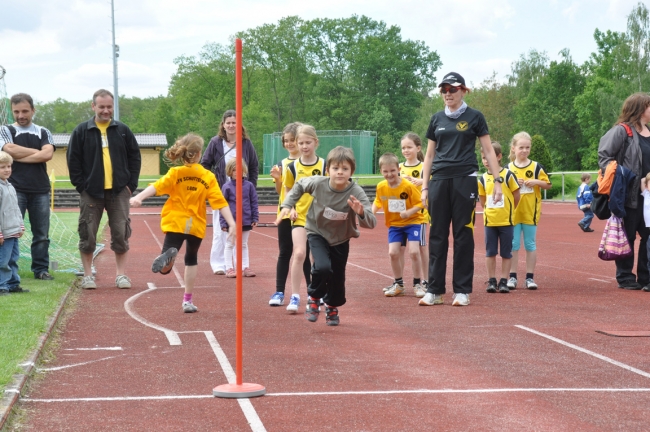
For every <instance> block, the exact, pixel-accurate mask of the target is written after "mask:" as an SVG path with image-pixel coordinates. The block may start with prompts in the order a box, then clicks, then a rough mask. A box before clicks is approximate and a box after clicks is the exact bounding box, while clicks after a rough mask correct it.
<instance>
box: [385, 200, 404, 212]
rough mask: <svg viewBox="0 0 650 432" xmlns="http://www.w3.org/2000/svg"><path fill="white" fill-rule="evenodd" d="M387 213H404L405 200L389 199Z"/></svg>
mask: <svg viewBox="0 0 650 432" xmlns="http://www.w3.org/2000/svg"><path fill="white" fill-rule="evenodd" d="M388 211H389V212H390V213H400V212H403V211H406V200H403V199H389V200H388Z"/></svg>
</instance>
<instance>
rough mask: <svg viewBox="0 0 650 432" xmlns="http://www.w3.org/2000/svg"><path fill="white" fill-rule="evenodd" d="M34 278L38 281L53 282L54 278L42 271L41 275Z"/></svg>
mask: <svg viewBox="0 0 650 432" xmlns="http://www.w3.org/2000/svg"><path fill="white" fill-rule="evenodd" d="M34 278H36V279H40V280H54V276H52V275H51V274H49V273H48V272H46V271H44V272H43V273H41V274H39V275H34Z"/></svg>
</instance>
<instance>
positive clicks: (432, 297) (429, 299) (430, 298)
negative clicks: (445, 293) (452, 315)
mask: <svg viewBox="0 0 650 432" xmlns="http://www.w3.org/2000/svg"><path fill="white" fill-rule="evenodd" d="M418 304H419V305H420V306H433V305H441V304H443V299H442V294H431V293H426V294H425V295H424V297H422V298H421V299H420V301H419V302H418Z"/></svg>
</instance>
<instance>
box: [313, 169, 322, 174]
mask: <svg viewBox="0 0 650 432" xmlns="http://www.w3.org/2000/svg"><path fill="white" fill-rule="evenodd" d="M311 175H321V174H320V170H319V169H315V170H313V171H312V172H311Z"/></svg>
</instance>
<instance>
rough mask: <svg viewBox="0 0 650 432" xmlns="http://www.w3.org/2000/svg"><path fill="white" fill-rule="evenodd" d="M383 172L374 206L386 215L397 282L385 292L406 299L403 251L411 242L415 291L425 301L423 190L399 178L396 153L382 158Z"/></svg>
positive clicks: (387, 294)
mask: <svg viewBox="0 0 650 432" xmlns="http://www.w3.org/2000/svg"><path fill="white" fill-rule="evenodd" d="M379 170H380V171H381V174H382V175H383V176H384V180H382V181H380V182H379V184H377V195H376V198H375V202H373V203H372V213H373V214H375V213H377V211H378V210H379V209H383V211H384V219H385V221H386V226H387V227H388V255H389V257H390V266H391V268H392V270H393V277H394V278H395V281H394V282H393V285H392V286H390V287H389V288H388V289H387V290H386V291H385V292H384V295H385V296H386V297H397V296H401V295H404V280H403V279H402V276H403V273H402V271H403V268H402V267H401V265H400V264H401V263H400V256H401V255H402V251H401V247H402V243H403V242H404V241H406V242H407V246H408V251H409V255H410V257H411V263H412V265H413V291H414V292H415V296H416V297H419V298H422V297H424V295H425V294H426V289H425V288H424V287H423V286H422V284H421V282H422V281H421V278H420V277H419V276H420V275H421V274H422V261H421V259H420V229H421V228H422V223H424V221H425V219H424V214H423V213H422V197H421V193H420V190H419V189H418V188H417V186H415V185H414V184H412V183H411V182H409V181H407V180H404V179H402V178H401V177H400V176H399V160H398V159H397V156H395V155H394V154H392V153H385V154H383V155H382V156H381V157H380V158H379Z"/></svg>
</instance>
